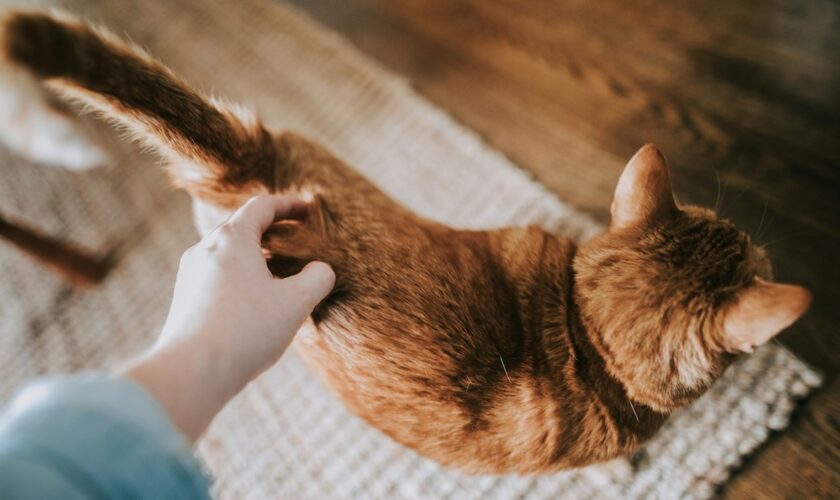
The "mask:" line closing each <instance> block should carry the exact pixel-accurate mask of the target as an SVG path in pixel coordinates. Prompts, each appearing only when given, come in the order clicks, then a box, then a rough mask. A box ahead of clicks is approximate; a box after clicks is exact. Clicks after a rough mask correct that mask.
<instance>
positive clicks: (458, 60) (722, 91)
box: [293, 0, 840, 498]
mask: <svg viewBox="0 0 840 500" xmlns="http://www.w3.org/2000/svg"><path fill="white" fill-rule="evenodd" d="M293 3H296V4H298V5H299V6H300V7H301V8H303V9H304V10H306V11H308V12H309V13H310V14H312V15H313V16H314V17H315V18H316V19H319V20H320V21H322V22H323V23H325V24H327V25H328V26H330V27H332V28H333V29H335V30H337V31H339V32H340V33H342V34H343V35H345V36H346V37H348V38H349V39H351V40H352V41H353V42H354V43H355V44H356V45H357V46H358V47H359V48H360V49H361V50H362V51H364V52H366V53H368V54H369V55H371V56H373V57H374V58H375V59H378V60H379V61H381V62H382V63H383V64H385V65H386V66H388V67H390V68H391V69H393V70H396V71H397V72H400V73H402V74H404V75H406V76H407V77H408V78H409V79H410V80H411V81H412V83H413V84H414V85H415V87H416V88H417V89H418V91H419V92H420V93H422V94H424V95H425V96H426V97H427V98H429V99H430V100H432V101H433V102H436V103H437V104H439V105H440V106H442V107H443V108H445V109H447V110H448V111H449V112H450V113H452V114H453V115H454V116H455V117H456V118H457V119H458V120H459V121H461V122H462V123H464V124H465V125H467V126H469V127H470V128H472V129H474V130H476V131H478V132H479V133H480V134H482V135H483V137H484V138H485V139H486V141H487V142H488V143H489V144H491V145H492V146H493V147H495V148H497V149H499V150H501V151H502V152H504V153H505V154H507V155H508V156H509V157H510V158H511V159H513V160H514V161H515V162H516V163H518V164H519V165H520V166H522V167H523V168H525V169H527V170H528V171H529V172H530V173H531V174H532V175H533V176H534V177H535V178H537V179H538V180H540V181H541V182H542V183H544V184H545V185H546V186H548V187H549V188H550V189H551V190H553V191H554V192H555V193H557V194H558V195H559V196H560V197H561V198H562V199H564V200H566V201H568V202H569V203H571V204H573V205H574V206H576V207H578V208H580V209H581V210H584V211H587V212H590V213H592V214H594V215H595V216H596V217H598V218H599V219H601V220H602V221H604V222H606V221H607V217H608V209H609V203H610V200H611V197H612V191H613V188H614V185H615V182H616V180H617V178H618V175H619V173H620V172H621V169H622V168H623V166H624V163H625V162H626V160H627V159H628V158H629V157H630V155H631V154H632V153H633V151H635V149H636V148H638V147H639V146H640V145H641V144H643V143H645V142H654V143H656V144H658V145H659V146H660V147H661V148H662V149H663V150H664V151H665V154H666V156H667V157H668V158H669V161H670V163H671V166H672V169H673V177H674V183H675V188H676V191H677V194H678V196H679V198H680V199H682V200H683V201H687V202H693V203H699V204H704V205H707V206H714V205H715V204H716V201H718V198H719V195H718V193H720V197H722V200H721V201H720V206H721V210H720V212H721V213H722V214H723V215H724V216H727V217H729V218H731V219H733V220H734V221H735V222H736V223H737V224H738V225H739V226H740V227H742V228H745V229H747V230H750V231H751V232H752V234H753V237H754V238H755V239H756V240H757V241H759V242H761V243H763V244H766V246H767V249H768V252H769V253H770V255H771V257H772V259H773V262H774V264H775V266H776V269H775V272H776V275H777V278H778V279H779V280H784V281H791V282H796V283H801V284H804V285H806V286H808V287H809V288H810V289H811V290H812V291H813V292H814V295H815V301H814V305H813V307H812V310H811V311H810V312H809V313H808V314H807V315H806V317H805V318H803V320H802V321H800V322H799V323H798V324H797V325H795V326H794V327H793V328H791V329H790V330H789V331H787V332H785V333H784V334H783V335H782V336H781V341H782V342H783V343H784V344H785V345H786V346H788V347H789V348H790V349H791V350H792V351H793V352H794V353H796V354H797V355H798V356H799V357H801V358H802V359H803V360H805V361H807V362H809V363H811V364H812V365H814V366H816V367H818V368H819V369H821V370H822V371H823V372H824V373H825V374H826V387H825V388H824V389H822V391H821V392H820V393H819V394H817V395H816V396H815V397H813V398H812V399H811V400H810V401H809V402H807V403H806V404H805V405H803V407H802V408H801V409H800V410H799V411H798V412H797V413H796V414H795V415H794V419H793V422H792V424H791V427H790V428H789V429H788V430H787V431H786V432H784V433H782V434H780V435H778V436H775V437H774V438H773V439H771V440H770V442H769V443H768V444H767V445H766V446H764V448H763V449H762V450H761V451H760V452H759V453H757V454H756V455H754V456H753V457H752V458H751V459H750V460H749V461H748V463H746V464H745V465H744V467H743V468H742V470H741V471H739V472H738V473H737V474H736V476H735V478H734V479H733V481H731V483H730V484H729V485H728V486H727V487H726V489H725V490H724V491H722V492H721V493H722V495H723V496H725V497H731V498H757V497H762V498H803V497H810V498H814V497H817V498H820V497H822V498H830V497H837V496H838V495H840V422H839V421H838V419H840V416H839V415H840V411H838V410H840V382H838V378H837V373H838V370H840V355H839V354H840V335H838V334H837V331H836V330H837V326H838V324H840V307H838V306H837V303H838V302H840V265H838V264H837V261H836V257H835V255H836V252H837V249H838V248H840V224H838V222H840V220H838V215H840V202H838V197H840V169H839V168H837V167H838V166H840V4H838V3H837V2H833V1H830V0H813V1H809V2H804V1H800V0H795V1H792V0H783V1H780V2H764V1H760V0H737V1H733V2H716V3H714V4H709V3H708V2H702V1H699V0H690V1H687V2H679V3H677V2H666V1H645V2H638V3H629V2H622V1H620V0H603V1H599V2H589V1H586V0H569V1H564V2H528V1H525V0H495V1H493V2H486V1H481V0H391V1H385V0H294V1H293Z"/></svg>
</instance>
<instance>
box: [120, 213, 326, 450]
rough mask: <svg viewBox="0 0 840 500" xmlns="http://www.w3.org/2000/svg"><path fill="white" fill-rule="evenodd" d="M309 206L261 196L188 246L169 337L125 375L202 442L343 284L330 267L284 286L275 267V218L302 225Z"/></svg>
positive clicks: (315, 266) (314, 266) (311, 269)
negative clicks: (265, 245) (299, 219)
mask: <svg viewBox="0 0 840 500" xmlns="http://www.w3.org/2000/svg"><path fill="white" fill-rule="evenodd" d="M305 208H306V207H305V204H304V203H303V202H302V201H300V200H298V199H296V198H292V197H289V196H260V197H256V198H252V199H251V200H250V201H248V203H246V204H245V205H243V206H242V207H241V208H240V209H239V210H237V211H236V213H234V214H233V215H232V216H231V218H230V219H229V220H228V221H227V222H225V223H224V224H222V225H220V226H219V227H217V228H216V229H215V230H214V231H213V232H211V233H210V234H208V235H207V236H205V237H204V238H203V239H202V240H201V241H200V242H198V243H197V244H196V245H194V246H193V247H191V248H190V249H188V250H187V251H186V252H185V253H184V255H183V257H182V258H181V265H180V268H179V269H178V276H177V278H176V281H175V293H174V297H173V299H172V306H171V308H170V310H169V316H168V317H167V320H166V324H165V325H164V327H163V332H162V333H161V335H160V338H159V339H158V341H157V343H156V344H155V346H154V347H153V348H152V350H151V351H150V352H149V353H147V354H146V355H145V356H144V357H142V358H140V359H139V360H137V361H135V362H134V363H132V364H130V365H129V366H128V367H127V368H126V369H125V370H124V371H123V375H124V376H126V377H128V378H130V379H133V380H135V381H136V382H138V383H140V384H141V385H143V386H145V387H146V389H148V390H149V392H150V393H151V394H152V395H153V396H154V397H155V398H156V399H157V400H158V402H160V403H161V406H162V407H163V408H164V409H165V410H166V412H167V413H168V414H169V416H170V418H171V420H172V421H173V423H174V424H175V425H176V426H177V427H178V428H179V429H181V431H182V432H183V433H184V434H185V435H186V436H187V437H188V438H190V439H192V440H195V439H197V438H198V436H200V435H201V433H202V432H203V431H204V429H205V428H206V427H207V425H209V423H210V421H211V420H212V418H213V417H214V416H215V414H216V413H218V411H219V410H221V409H222V407H223V406H224V405H225V403H227V401H228V400H229V399H230V398H232V397H233V396H235V395H236V394H237V393H238V392H239V391H240V390H242V388H243V387H244V386H245V385H246V384H247V383H248V382H250V381H251V380H252V379H253V378H254V377H256V376H257V375H258V374H259V373H260V372H262V371H263V370H265V369H266V368H268V367H269V366H271V364H273V363H274V362H275V361H277V359H278V358H279V357H280V356H281V355H282V354H283V352H284V351H285V350H286V348H287V347H288V345H289V344H290V343H291V341H292V339H293V337H294V334H295V333H296V332H297V330H298V328H300V326H301V324H302V323H303V321H305V320H306V318H307V317H309V315H310V314H311V312H312V309H313V308H314V307H315V306H316V305H317V304H318V302H320V301H321V300H322V299H323V298H324V297H325V296H326V295H327V294H328V293H329V292H330V290H331V289H332V287H333V284H334V283H335V275H334V274H333V271H332V269H331V268H330V267H329V266H328V265H327V264H324V263H323V262H311V263H309V264H308V265H307V266H306V267H304V268H303V270H301V272H300V273H298V274H296V275H294V276H290V277H288V278H284V279H277V278H274V277H273V276H272V275H271V273H270V272H269V270H268V267H267V266H266V261H265V256H264V255H263V252H262V249H261V248H260V240H261V238H262V234H263V233H264V232H265V230H266V229H268V227H269V226H270V225H271V224H272V222H274V221H275V220H279V219H284V218H285V219H288V218H294V217H295V216H297V215H300V214H301V213H302V212H303V211H304V210H305Z"/></svg>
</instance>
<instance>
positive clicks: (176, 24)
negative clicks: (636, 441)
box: [0, 0, 820, 500]
mask: <svg viewBox="0 0 840 500" xmlns="http://www.w3.org/2000/svg"><path fill="white" fill-rule="evenodd" d="M15 3H16V2H13V1H9V0H0V6H6V7H7V6H9V5H13V4H15ZM17 3H18V4H20V3H23V2H17ZM33 3H35V4H40V5H53V2H45V1H41V2H25V4H26V5H28V6H33ZM61 5H64V6H66V7H67V8H69V9H70V10H73V11H76V12H79V13H81V14H83V15H85V16H87V17H89V18H91V19H94V20H96V21H98V22H101V23H103V24H105V25H107V26H109V27H111V28H112V29H113V30H114V31H115V32H117V33H119V34H126V35H128V36H130V37H131V38H132V39H133V40H135V41H136V42H138V43H140V44H142V45H144V46H146V47H148V48H149V49H150V50H151V52H152V53H153V54H155V55H157V56H158V57H160V58H162V59H163V60H164V61H165V62H166V63H168V64H169V65H170V66H172V67H173V68H174V69H175V70H176V71H177V72H178V73H179V74H181V75H182V76H184V77H185V78H186V79H187V80H188V81H191V82H192V83H194V84H196V85H197V86H199V87H200V88H203V89H204V90H206V91H208V92H213V93H218V94H221V95H225V96H228V97H230V98H233V99H236V100H239V101H241V102H244V103H247V104H250V105H253V106H254V107H255V108H256V109H257V110H259V112H260V114H261V115H262V117H263V118H264V119H265V121H266V122H267V123H268V124H269V125H271V126H275V127H281V126H287V127H290V128H293V129H296V130H299V131H301V132H303V133H305V134H308V135H310V136H312V137H315V138H317V139H319V140H321V141H323V142H324V143H326V144H327V145H329V146H330V147H331V148H332V149H333V150H334V151H335V152H337V153H338V154H339V155H340V156H341V157H343V158H344V159H346V160H348V161H349V162H350V163H351V164H353V165H356V166H358V167H359V168H360V169H361V170H362V172H363V173H364V174H366V175H367V176H369V177H370V178H371V179H372V180H373V181H374V182H375V183H376V184H378V185H379V186H381V187H382V188H383V189H384V190H386V191H387V192H388V193H390V194H392V195H393V196H394V197H396V198H397V199H399V200H401V201H402V202H403V203H404V204H406V205H408V206H409V207H411V208H413V209H415V210H416V211H418V212H420V213H422V214H424V215H426V216H429V217H432V218H435V219H439V220H442V221H446V222H449V223H451V224H453V225H457V226H463V227H491V226H498V225H503V224H528V223H537V224H541V225H542V226H544V227H546V228H548V229H550V230H555V231H563V232H566V233H569V234H572V235H574V236H575V237H577V238H578V239H585V238H587V237H589V236H591V235H592V234H594V233H596V232H597V231H598V227H597V226H596V225H595V224H594V223H593V222H592V221H591V220H590V219H589V218H587V217H586V216H584V215H581V214H579V213H577V212H575V211H574V210H572V209H571V208H569V207H568V206H566V205H564V204H563V203H562V202H561V201H559V200H557V199H556V198H555V197H554V196H553V195H551V194H550V193H548V192H547V191H546V190H545V189H544V188H543V187H541V186H540V185H538V184H536V183H534V182H533V181H531V180H529V179H528V177H527V176H526V175H525V174H523V173H522V172H521V171H520V170H519V169H517V168H516V167H515V166H514V165H512V164H511V163H510V162H509V161H508V160H506V159H505V158H504V157H502V156H501V155H499V154H498V153H496V152H494V151H492V150H491V149H489V148H488V147H487V146H486V145H484V144H482V142H481V141H480V140H479V139H478V137H476V135H474V134H473V133H471V132H470V131H468V130H466V129H464V128H463V127H462V126H460V125H458V124H457V123H455V122H454V121H453V120H452V119H450V118H449V117H448V116H447V115H446V114H445V113H444V112H442V111H441V110H439V109H437V108H435V107H434V106H433V105H431V104H429V103H428V102H426V101H424V100H423V99H422V98H420V97H418V96H417V95H416V94H414V93H413V92H412V90H411V89H410V87H409V85H408V83H407V82H405V81H404V80H402V79H400V78H399V77H397V76H395V75H393V74H391V73H389V72H388V71H386V70H384V69H383V68H382V67H380V66H379V65H377V64H376V63H374V62H372V61H371V60H369V59H368V58H366V57H365V56H364V55H362V54H360V53H359V52H357V51H356V50H355V49H354V48H353V47H352V46H351V45H350V44H349V43H347V42H346V41H344V40H342V39H341V38H339V37H337V36H336V35H334V34H332V33H330V32H329V31H327V30H326V29H324V28H323V27H321V26H319V25H317V24H316V23H315V22H314V21H312V20H311V19H309V18H307V17H306V16H305V15H303V14H301V13H300V12H298V11H297V10H295V9H293V8H291V7H288V6H285V5H283V4H281V3H278V2H274V1H270V0H237V1H234V0H230V1H227V2H209V1H207V2H205V1H201V0H155V1H148V2H130V1H106V0H79V1H71V2H65V3H62V4H61ZM115 155H116V157H117V160H118V162H117V163H118V166H115V167H113V168H111V169H108V170H103V171H95V172H91V173H79V174H74V173H68V172H64V171H57V170H50V169H47V168H44V167H41V166H38V165H32V164H27V163H26V162H24V161H21V160H19V159H16V158H13V157H10V156H9V155H8V154H7V153H5V152H3V151H0V212H1V213H2V214H3V215H4V216H6V217H15V218H17V219H19V220H22V221H27V222H30V223H32V224H35V225H37V226H38V227H40V228H43V229H44V230H47V231H49V232H50V233H52V234H55V235H59V236H62V237H64V238H66V239H68V240H70V241H74V242H76V244H78V245H79V246H80V247H83V248H87V249H89V250H92V251H96V252H99V253H109V254H112V255H114V256H115V257H116V258H117V261H118V265H117V267H116V269H115V270H114V271H113V273H112V274H111V275H110V276H109V278H108V280H107V282H106V283H105V284H104V285H103V286H101V287H100V288H98V289H95V290H92V291H86V292H82V291H76V290H72V289H69V288H68V287H66V286H65V285H64V284H63V283H62V282H61V281H60V280H59V279H57V278H56V277H54V276H53V275H51V274H49V273H48V272H46V271H44V270H42V269H41V267H39V266H38V265H34V264H33V263H31V262H30V261H29V260H28V259H27V258H25V257H23V256H21V255H20V254H19V253H18V252H17V251H16V250H14V249H13V248H11V247H10V246H8V245H7V244H5V243H2V242H0V400H6V399H7V398H8V397H9V396H10V395H11V393H12V392H13V391H14V389H15V387H17V386H19V385H20V384H21V383H22V382H24V381H25V380H27V379H29V378H31V377H34V376H37V375H40V374H44V373H61V372H68V371H72V370H79V369H85V368H108V367H111V366H113V365H114V364H115V363H116V362H118V361H119V360H121V359H124V358H125V357H127V356H130V355H131V354H133V353H136V352H137V351H138V350H140V349H141V348H143V347H144V346H146V345H148V344H149V343H151V342H152V340H153V339H154V338H155V336H156V334H157V332H158V330H159V328H160V326H161V324H162V322H163V320H164V316H165V314H166V310H167V307H168V303H169V299H170V296H171V287H172V283H173V278H174V273H175V271H176V266H177V263H178V258H179V256H180V253H181V252H182V251H183V250H184V249H185V248H186V247H187V246H189V245H190V244H192V243H193V242H194V241H195V240H196V239H197V236H196V232H195V231H194V229H193V228H192V224H191V216H190V207H189V200H188V199H187V198H186V196H185V195H184V194H183V193H179V192H175V191H173V190H171V189H169V188H167V187H166V183H165V181H164V179H163V176H162V174H161V172H160V169H159V168H157V167H156V165H155V162H154V160H153V159H151V158H149V157H145V156H142V155H140V154H139V153H137V152H136V151H135V150H133V149H132V148H131V147H129V146H125V145H123V146H121V148H120V150H119V151H117V152H116V153H115ZM819 381H820V377H819V376H818V375H817V374H816V373H815V372H813V371H812V370H810V369H809V368H808V367H806V366H804V365H803V364H802V363H800V362H799V361H797V360H796V359H795V358H794V357H793V356H792V355H791V354H790V353H788V352H787V351H785V350H784V349H782V348H781V347H778V346H775V345H770V346H767V347H764V348H762V349H759V350H758V351H757V352H756V353H755V354H753V355H751V356H749V357H748V358H746V359H745V360H744V361H743V362H742V363H740V364H739V365H737V366H734V367H732V368H731V369H730V370H729V371H728V372H727V374H726V375H725V376H724V377H723V378H722V379H721V380H720V381H719V382H718V383H717V384H716V385H715V386H714V387H713V389H712V390H710V391H709V393H708V394H707V395H706V396H704V397H703V398H702V399H701V400H700V401H698V402H697V403H696V404H694V405H693V406H692V407H691V408H688V409H686V410H684V411H682V412H680V413H679V414H678V415H676V416H674V418H673V419H672V420H671V421H670V423H669V424H668V425H667V426H666V427H665V428H664V429H663V430H662V432H661V433H660V434H659V435H658V436H657V437H656V438H655V439H654V440H653V441H652V442H651V443H650V444H648V445H647V446H646V447H645V448H644V449H643V450H642V451H641V452H639V453H638V454H637V455H636V456H635V457H633V459H632V460H630V461H624V462H619V463H617V464H613V465H612V466H611V467H607V468H604V467H600V468H590V469H585V470H581V471H575V472H567V473H561V474H553V475H545V476H537V477H514V476H502V477H468V476H465V475H462V474H460V473H458V472H454V471H450V470H446V469H443V468H441V467H439V466H438V465H437V464H435V463H434V462H431V461H428V460H425V459H423V458H421V457H419V456H417V455H416V454H414V453H413V452H411V451H409V450H407V449H405V448H403V447H401V446H400V445H398V444H396V443H394V442H392V441H391V440H389V439H388V438H387V437H385V436H383V435H382V434H380V433H379V432H377V431H376V430H374V429H372V428H371V427H369V426H367V425H366V424H365V423H363V422H362V421H361V420H359V419H358V418H356V417H354V416H353V415H351V414H350V413H348V412H347V411H346V410H345V409H344V408H343V407H342V406H341V405H340V404H339V403H338V402H337V401H336V400H334V399H333V397H332V396H331V395H330V394H329V393H328V392H327V391H326V390H325V389H324V388H322V387H321V386H320V385H318V384H317V383H316V382H315V381H313V380H312V378H311V377H310V375H309V374H308V373H307V371H306V370H305V369H304V367H303V366H302V364H301V362H300V360H299V359H298V358H297V357H296V356H295V355H294V353H291V352H290V353H289V354H288V355H287V356H286V357H285V358H284V359H283V360H282V361H281V362H280V363H279V364H278V365H277V366H275V367H274V368H273V369H271V370H270V371H269V372H267V373H266V374H265V375H263V376H262V377H261V378H260V379H258V380H257V381H256V382H254V383H252V384H251V385H250V386H249V387H248V388H247V389H246V390H245V391H244V392H243V393H242V394H241V395H240V396H239V397H237V398H236V400H235V401H234V402H233V404H231V405H230V406H229V407H228V408H227V409H225V410H224V412H223V413H222V415H221V416H220V417H219V418H218V419H217V420H216V421H215V423H214V424H213V426H212V428H211V430H210V432H209V434H208V436H207V437H206V438H205V439H204V440H203V441H202V443H201V445H200V453H201V456H202V457H203V459H204V461H205V462H206V464H207V466H208V468H209V469H210V470H211V471H212V472H213V474H214V475H215V476H216V478H217V482H216V486H215V488H216V493H217V496H218V497H219V498H224V499H262V498H291V499H310V498H311V499H326V498H429V499H437V498H452V499H458V500H460V499H469V498H476V499H478V498H619V497H624V498H691V497H694V498H704V497H709V496H710V495H712V494H713V492H714V490H715V487H716V486H717V485H720V484H721V483H722V482H724V481H725V480H726V479H727V477H728V475H729V473H730V471H731V470H732V469H733V468H735V467H737V466H738V465H739V464H740V463H741V461H742V460H743V458H744V456H745V455H747V454H749V453H750V452H751V451H752V450H754V449H755V448H756V447H757V446H759V445H760V444H761V443H762V442H763V441H764V440H765V439H767V437H768V434H769V433H770V432H772V431H774V430H781V429H783V428H784V427H785V426H786V424H787V419H788V415H789V414H790V412H791V411H792V410H793V408H794V404H795V400H796V399H798V398H802V397H803V396H805V395H806V394H807V393H808V392H809V391H810V390H811V389H812V388H814V387H816V386H817V385H818V384H819Z"/></svg>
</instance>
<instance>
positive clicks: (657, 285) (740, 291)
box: [574, 145, 811, 411]
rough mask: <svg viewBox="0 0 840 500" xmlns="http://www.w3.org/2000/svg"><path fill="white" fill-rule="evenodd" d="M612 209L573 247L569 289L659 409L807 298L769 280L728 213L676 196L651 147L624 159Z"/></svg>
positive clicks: (779, 324)
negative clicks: (605, 224) (594, 232)
mask: <svg viewBox="0 0 840 500" xmlns="http://www.w3.org/2000/svg"><path fill="white" fill-rule="evenodd" d="M611 213H612V222H611V224H610V227H609V229H608V230H607V231H606V232H605V233H604V234H602V235H601V236H599V237H597V238H595V239H593V240H592V241H590V242H588V243H587V244H585V245H584V246H583V247H582V248H581V249H580V251H579V253H578V255H577V256H576V258H575V264H574V268H575V287H576V288H575V299H576V302H577V303H578V305H579V309H580V313H581V319H582V321H583V322H584V324H585V325H586V327H587V329H588V332H589V336H590V338H591V340H592V343H593V345H594V346H595V348H596V349H597V350H598V351H599V353H600V354H601V355H602V356H603V358H604V360H605V363H606V366H607V369H608V370H609V372H610V373H611V374H612V375H613V376H614V377H615V378H616V379H618V380H619V381H620V382H621V383H622V384H623V385H624V386H625V389H626V390H627V393H628V395H629V396H630V397H631V398H632V399H633V400H634V401H638V402H640V403H643V404H647V405H649V406H651V407H653V408H654V409H657V410H660V411H670V410H673V409H675V408H677V407H680V406H683V405H685V404H687V403H688V402H690V401H693V400H694V399H695V398H697V397H698V396H699V395H700V394H702V393H703V391H705V389H706V388H708V387H709V385H710V384H711V382H713V381H714V380H715V379H716V378H717V377H718V376H719V375H720V374H721V373H722V372H723V370H725V369H726V367H727V366H728V365H729V363H730V362H731V361H732V360H733V359H734V358H735V357H736V355H737V354H739V353H742V352H745V351H746V352H749V351H751V350H752V349H753V347H754V346H757V345H760V344H763V343H765V342H767V341H768V340H770V339H771V338H772V337H773V336H775V335H776V334H778V333H779V332H780V331H782V330H783V329H784V328H786V327H788V326H789V325H790V324H791V323H793V322H794V321H796V319H797V318H799V317H800V316H801V315H802V314H803V313H804V312H805V310H806V309H807V308H808V306H809V304H810V302H811V296H810V293H809V292H808V291H807V290H806V289H805V288H802V287H800V286H795V285H785V284H779V283H772V282H771V279H772V276H771V267H770V262H769V260H768V258H767V255H766V254H765V252H764V251H763V249H762V248H760V247H759V246H756V245H755V244H754V243H752V242H751V240H750V237H749V236H748V235H747V234H746V233H744V232H742V231H739V230H738V229H737V228H736V227H735V226H734V225H733V224H732V223H731V222H730V221H728V220H726V219H719V218H718V217H717V216H716V215H715V213H714V212H713V211H711V210H707V209H704V208H700V207H696V206H690V205H679V204H677V203H676V201H675V200H674V195H673V192H672V188H671V178H670V174H669V171H668V166H667V164H666V162H665V158H664V157H663V156H662V153H660V151H659V150H658V149H657V148H656V147H655V146H651V145H647V146H645V147H643V148H642V149H641V150H639V152H638V153H636V155H635V156H633V158H632V159H631V160H630V162H629V163H628V164H627V167H625V169H624V173H623V174H622V176H621V179H620V180H619V182H618V186H617V187H616V191H615V197H614V199H613V203H612V208H611Z"/></svg>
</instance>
